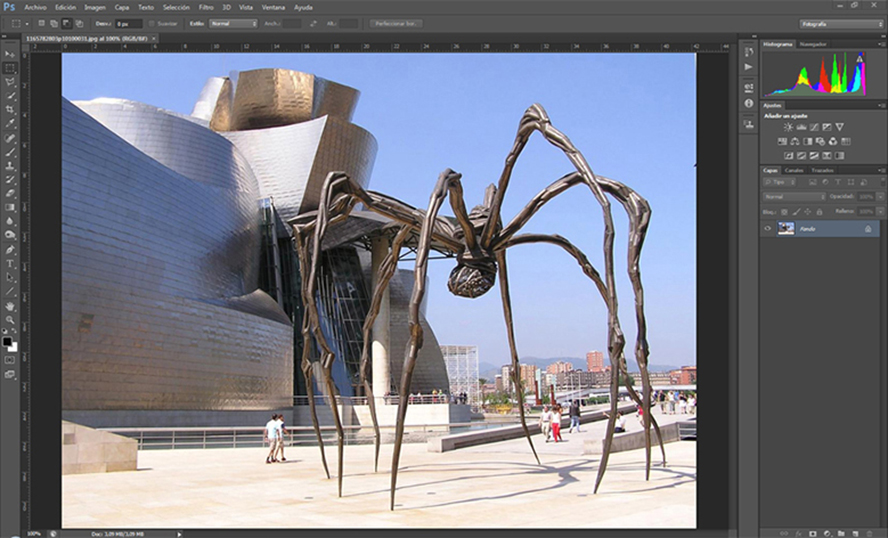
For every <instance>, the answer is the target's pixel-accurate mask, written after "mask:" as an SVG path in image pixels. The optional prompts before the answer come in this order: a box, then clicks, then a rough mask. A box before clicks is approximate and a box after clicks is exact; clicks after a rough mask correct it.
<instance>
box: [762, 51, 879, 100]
mask: <svg viewBox="0 0 888 538" xmlns="http://www.w3.org/2000/svg"><path fill="white" fill-rule="evenodd" d="M830 56H831V57H830ZM818 71H819V73H818V74H817V76H816V77H812V74H813V73H817V72H818ZM789 94H792V95H797V96H827V95H835V94H846V95H848V94H850V95H860V96H865V95H866V58H865V55H864V53H863V52H857V53H852V54H849V53H847V52H845V53H832V54H831V55H824V56H821V59H820V66H819V70H816V71H815V70H812V71H809V70H808V67H807V66H804V67H802V68H801V69H800V70H799V73H798V77H797V78H796V82H795V84H794V85H793V86H791V87H788V88H784V89H778V90H774V91H772V92H770V93H767V94H765V97H773V96H775V95H789Z"/></svg>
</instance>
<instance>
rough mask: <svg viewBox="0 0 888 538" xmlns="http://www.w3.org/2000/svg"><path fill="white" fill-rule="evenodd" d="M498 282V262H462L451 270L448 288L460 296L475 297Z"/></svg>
mask: <svg viewBox="0 0 888 538" xmlns="http://www.w3.org/2000/svg"><path fill="white" fill-rule="evenodd" d="M495 283H496V264H494V263H460V264H459V265H457V266H456V267H454V268H453V271H451V272H450V278H449V279H448V280H447V289H449V290H450V293H452V294H454V295H458V296H460V297H467V298H469V299H474V298H475V297H480V296H482V295H484V294H485V293H487V292H488V291H489V290H490V288H492V287H493V285H494V284H495Z"/></svg>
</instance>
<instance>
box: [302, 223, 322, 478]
mask: <svg viewBox="0 0 888 538" xmlns="http://www.w3.org/2000/svg"><path fill="white" fill-rule="evenodd" d="M302 234H303V232H302V231H301V230H299V231H296V233H295V234H294V235H295V236H296V248H297V252H298V253H299V271H300V273H301V274H302V275H305V274H306V273H307V262H308V257H309V256H310V254H309V253H308V252H309V250H308V248H307V245H306V244H305V240H304V238H303V236H302ZM307 282H308V281H307V280H306V279H305V278H303V279H302V302H303V305H305V304H307V302H308V301H307V291H308V288H307V285H306V284H307ZM303 311H304V310H303ZM310 326H311V323H310V320H309V318H308V315H305V314H304V315H303V316H302V364H301V368H302V375H303V377H304V378H305V393H306V394H307V395H308V408H309V410H310V412H311V423H312V426H314V431H315V437H317V440H318V447H319V448H320V449H321V463H322V464H323V465H324V473H325V474H326V475H327V479H329V478H330V469H329V468H328V467H327V455H326V454H325V452H324V439H323V437H322V436H321V427H320V425H319V424H318V413H317V409H316V408H315V399H314V387H313V383H312V371H311V370H312V368H311V360H310V357H311V327H310Z"/></svg>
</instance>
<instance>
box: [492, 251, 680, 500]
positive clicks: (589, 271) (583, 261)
mask: <svg viewBox="0 0 888 538" xmlns="http://www.w3.org/2000/svg"><path fill="white" fill-rule="evenodd" d="M527 243H550V244H553V245H556V246H559V247H561V248H563V249H564V250H565V251H567V253H568V254H570V255H571V256H573V257H574V259H576V260H577V263H579V265H580V267H581V268H582V270H583V273H585V274H586V276H588V277H589V278H590V279H591V280H592V282H594V283H595V287H596V288H598V292H599V293H600V294H601V297H602V299H603V300H604V301H605V304H606V303H607V286H605V284H604V282H603V281H602V280H601V276H600V275H599V274H598V271H597V270H596V269H595V267H593V266H592V264H591V263H590V262H589V259H588V258H587V257H586V255H585V254H584V253H583V251H581V250H580V249H579V248H577V247H576V246H575V245H574V244H573V243H571V242H570V241H568V240H567V239H565V238H564V237H562V236H560V235H557V234H551V235H546V234H521V235H515V236H513V237H511V238H509V239H505V240H503V241H501V242H498V243H497V245H498V248H500V249H503V250H505V249H506V248H508V247H511V246H516V245H521V244H527ZM497 252H500V251H497ZM638 284H639V286H640V284H641V283H640V281H639V283H638ZM636 304H637V301H636ZM641 315H642V316H644V311H643V309H642V310H641ZM639 332H641V330H639ZM613 333H614V334H615V335H617V338H618V340H621V339H622V338H623V336H622V335H623V332H622V329H621V328H620V320H619V319H616V320H615V321H614V326H613ZM645 344H646V342H645ZM616 358H617V364H618V365H619V371H620V372H621V373H622V374H623V380H624V384H625V386H626V389H627V391H628V392H629V395H630V397H631V398H632V399H633V400H634V401H635V403H637V404H638V405H640V406H642V409H644V411H645V416H647V417H648V418H646V419H645V433H646V441H648V444H647V452H646V456H647V459H646V461H647V468H646V469H647V473H646V480H649V479H650V444H649V439H650V425H651V424H652V425H653V427H654V430H655V433H656V435H657V440H658V441H659V443H660V449H661V451H662V453H663V465H665V464H666V451H665V449H664V447H663V438H662V436H661V435H660V427H659V425H658V424H657V420H656V419H655V418H654V417H652V416H650V411H649V409H650V403H648V405H647V408H645V405H644V403H643V400H642V399H641V398H640V397H639V396H638V393H637V392H636V391H635V388H634V387H633V386H632V383H630V382H629V374H628V372H627V369H626V359H625V357H624V355H623V352H622V349H621V350H620V353H619V355H618V356H617V357H616ZM645 358H646V357H645ZM640 360H641V359H640ZM645 364H646V363H645ZM641 376H642V383H644V382H645V380H646V379H647V380H648V393H649V391H650V385H649V382H650V381H649V378H647V373H646V369H645V370H644V371H642V373H641ZM648 402H649V398H648ZM614 413H616V409H615V408H613V409H611V416H614ZM614 421H616V418H614ZM609 428H610V429H612V428H613V425H611V424H610V423H609ZM607 447H608V444H607V443H606V444H605V448H607ZM604 454H608V451H607V450H605V451H604ZM606 467H607V457H602V464H601V466H600V467H599V472H600V474H601V476H602V477H603V476H604V469H606ZM599 484H600V479H599V481H598V482H597V483H596V488H595V489H596V491H597V489H598V485H599Z"/></svg>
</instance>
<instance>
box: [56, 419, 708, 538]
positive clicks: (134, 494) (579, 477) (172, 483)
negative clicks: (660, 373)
mask: <svg viewBox="0 0 888 538" xmlns="http://www.w3.org/2000/svg"><path fill="white" fill-rule="evenodd" d="M657 417H658V419H659V420H661V421H662V422H663V423H668V422H672V421H674V420H676V419H684V418H688V417H686V416H677V415H676V416H660V415H659V414H658V413H657ZM627 426H628V430H629V431H630V432H632V431H639V430H640V426H639V424H638V421H637V420H636V419H635V417H627ZM603 429H604V424H603V423H595V424H588V425H584V432H583V433H572V434H571V433H567V432H566V429H565V431H564V433H563V437H564V439H565V442H564V443H557V444H556V443H551V442H550V443H544V442H543V439H542V437H541V436H540V435H536V436H534V438H533V439H534V445H535V446H536V448H537V452H538V454H539V457H540V461H541V464H542V465H540V466H538V465H537V464H536V462H535V461H534V459H533V456H532V454H531V453H530V447H529V446H528V444H527V440H526V439H523V438H522V439H514V440H510V441H503V442H499V443H491V444H488V445H481V446H476V447H470V448H465V449H460V450H455V451H452V452H445V453H430V452H428V451H427V450H426V444H425V443H419V444H407V445H404V446H403V449H402V454H401V470H400V472H399V473H398V493H397V497H396V502H397V505H396V509H395V511H394V512H391V511H389V509H388V508H389V483H390V480H391V479H390V474H389V472H388V468H389V467H390V465H391V453H392V446H391V445H383V446H382V449H381V451H380V462H379V463H380V465H379V467H380V471H379V472H378V473H374V472H373V462H372V458H373V446H372V445H354V446H346V448H345V473H344V479H343V497H342V498H337V496H336V479H335V478H333V479H330V480H327V479H326V478H325V476H324V474H323V468H322V466H321V464H320V458H319V455H318V449H317V447H298V448H287V449H286V453H287V457H288V460H287V462H285V463H277V464H270V465H268V464H266V463H265V454H266V452H267V450H265V449H260V448H237V449H227V448H226V449H206V450H201V449H185V450H149V451H140V452H139V462H138V470H137V471H129V472H118V473H104V474H83V475H66V476H63V477H62V501H63V502H62V506H63V508H62V522H63V527H64V528H90V529H92V528H102V527H114V528H173V529H188V528H205V527H222V528H226V527H235V528H264V527H273V528H297V527H324V528H355V527H359V528H368V527H426V528H432V527H444V528H448V527H466V528H480V527H491V528H497V527H524V528H528V527H540V528H551V527H561V528H573V527H603V528H627V527H628V528H645V527H672V528H681V527H684V528H689V527H690V528H692V527H694V526H695V522H696V443H695V442H692V441H679V442H676V443H670V444H667V445H666V455H667V458H668V465H667V467H666V468H663V467H658V466H656V465H654V466H653V467H652V470H651V479H650V481H649V482H646V481H645V480H644V451H643V450H634V451H628V452H621V453H616V454H612V455H611V457H610V462H609V464H608V468H607V473H606V474H605V477H604V481H603V482H602V485H601V488H600V490H599V493H598V494H597V495H593V494H592V488H593V487H594V484H595V476H596V473H597V471H598V463H599V458H600V456H597V455H595V456H584V455H583V440H585V439H600V438H601V436H602V434H603ZM657 454H658V451H655V452H654V455H653V457H652V460H653V463H654V464H656V463H658V462H659V461H660V459H659V457H658V455H657ZM327 461H328V464H329V465H330V471H331V474H335V470H336V469H335V466H336V449H335V447H328V448H327ZM556 506H557V516H556V515H553V507H556ZM541 514H545V517H543V516H541Z"/></svg>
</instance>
